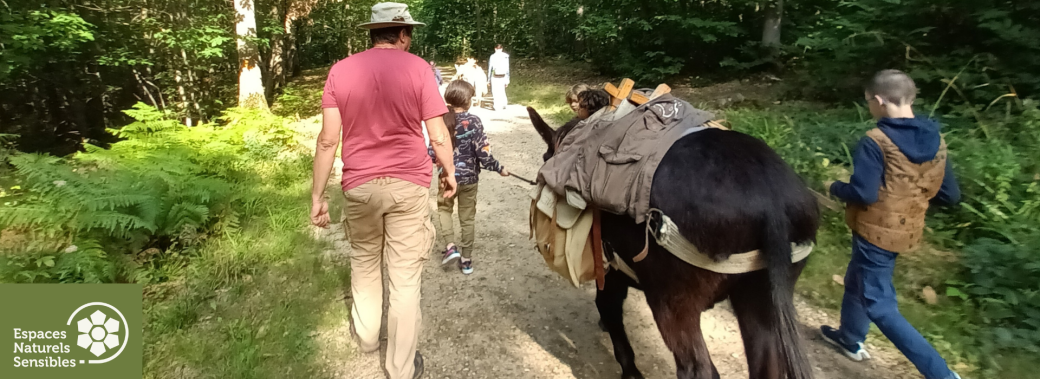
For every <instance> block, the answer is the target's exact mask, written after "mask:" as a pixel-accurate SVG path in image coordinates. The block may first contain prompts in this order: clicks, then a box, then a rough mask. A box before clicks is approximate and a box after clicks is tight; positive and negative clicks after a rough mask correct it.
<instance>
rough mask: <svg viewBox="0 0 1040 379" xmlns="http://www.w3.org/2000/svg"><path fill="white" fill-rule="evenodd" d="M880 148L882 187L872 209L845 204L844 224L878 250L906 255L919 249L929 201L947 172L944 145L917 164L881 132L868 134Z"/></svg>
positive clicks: (875, 130)
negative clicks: (931, 156) (882, 172)
mask: <svg viewBox="0 0 1040 379" xmlns="http://www.w3.org/2000/svg"><path fill="white" fill-rule="evenodd" d="M867 137H870V138H871V139H873V140H874V142H877V144H878V146H880V147H881V154H882V155H883V156H884V159H885V183H884V185H882V186H881V189H879V190H878V200H877V202H876V203H874V204H871V205H863V204H852V203H850V204H848V205H847V206H846V208H845V223H846V224H848V225H849V227H850V228H852V230H853V231H854V232H855V233H856V234H859V235H860V236H861V237H863V238H864V239H866V240H867V241H868V242H870V243H872V244H874V245H875V246H877V247H880V248H882V249H885V250H888V251H891V252H893V253H909V252H912V251H914V250H916V249H917V248H918V247H919V246H920V245H921V234H923V233H924V219H925V212H927V211H928V201H929V200H931V199H932V198H933V197H935V195H936V194H937V193H938V192H939V187H941V186H942V182H943V175H944V174H945V172H946V141H945V140H943V141H941V142H940V145H939V151H938V152H937V153H936V154H935V158H934V159H932V160H931V161H929V162H925V163H921V164H917V163H913V162H910V160H909V159H908V158H907V157H906V155H904V154H903V153H902V152H901V151H899V147H898V146H896V144H895V143H893V142H892V140H891V139H889V138H888V136H887V135H885V133H884V132H882V131H881V129H876V128H875V129H873V130H871V131H868V132H867Z"/></svg>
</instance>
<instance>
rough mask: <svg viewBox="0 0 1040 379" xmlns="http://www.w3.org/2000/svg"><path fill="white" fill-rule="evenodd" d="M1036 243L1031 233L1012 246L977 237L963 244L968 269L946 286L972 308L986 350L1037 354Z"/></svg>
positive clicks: (1039, 239) (1039, 269)
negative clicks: (975, 312)
mask: <svg viewBox="0 0 1040 379" xmlns="http://www.w3.org/2000/svg"><path fill="white" fill-rule="evenodd" d="M1038 244H1040V234H1038V233H1036V232H1033V233H1031V234H1027V235H1023V236H1019V238H1018V243H1016V244H1009V243H1007V242H1006V241H1000V240H995V239H990V238H980V239H978V240H976V241H974V242H973V243H971V244H970V245H968V246H966V247H965V248H964V259H963V264H964V266H965V268H967V269H968V272H969V273H968V275H967V276H966V277H965V279H966V280H965V281H951V282H950V283H949V284H951V287H949V290H952V292H954V295H957V296H958V297H959V298H961V299H963V300H964V301H967V302H970V304H972V305H974V306H975V307H976V308H977V312H978V319H979V320H980V321H981V324H982V325H984V327H985V328H984V334H985V335H984V337H985V338H982V339H980V342H981V343H982V344H983V347H984V348H985V349H986V350H987V352H990V353H999V352H1000V351H1001V350H1021V351H1025V352H1028V353H1031V354H1036V353H1038V352H1040V282H1038V281H1037V280H1036V278H1037V277H1038V276H1040V262H1038V261H1037V259H1036V258H1037V254H1038V251H1037V246H1040V245H1038ZM962 291H963V292H962ZM948 292H949V291H948Z"/></svg>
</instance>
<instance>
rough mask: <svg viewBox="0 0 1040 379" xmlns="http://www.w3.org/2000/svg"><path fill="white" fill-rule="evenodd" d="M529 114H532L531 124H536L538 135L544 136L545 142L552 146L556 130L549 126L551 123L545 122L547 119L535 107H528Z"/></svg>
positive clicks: (535, 128)
mask: <svg viewBox="0 0 1040 379" xmlns="http://www.w3.org/2000/svg"><path fill="white" fill-rule="evenodd" d="M527 114H528V115H530V116H531V124H533V125H534V130H536V131H538V135H540V136H542V140H544V141H545V144H546V145H549V147H550V148H552V147H553V141H554V139H555V133H556V132H555V131H553V128H551V127H549V124H546V123H545V120H542V116H541V115H539V114H538V111H536V110H534V108H531V107H527Z"/></svg>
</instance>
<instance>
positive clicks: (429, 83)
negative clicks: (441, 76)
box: [419, 62, 448, 121]
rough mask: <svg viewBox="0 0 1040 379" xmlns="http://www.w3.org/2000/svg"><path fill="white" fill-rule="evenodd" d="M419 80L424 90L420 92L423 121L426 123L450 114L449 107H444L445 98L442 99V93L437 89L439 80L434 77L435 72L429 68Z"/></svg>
mask: <svg viewBox="0 0 1040 379" xmlns="http://www.w3.org/2000/svg"><path fill="white" fill-rule="evenodd" d="M424 63H425V62H424ZM419 79H420V80H421V81H422V83H421V85H422V90H421V92H420V97H421V99H420V102H421V103H422V104H420V106H421V107H422V112H421V113H422V119H423V120H424V121H425V120H429V119H431V118H434V117H440V116H442V115H444V114H445V113H448V106H447V105H444V98H442V97H441V91H440V89H439V88H438V87H437V79H435V78H434V77H433V71H432V70H430V69H428V68H427V69H426V70H425V73H424V74H423V75H421V76H420V78H419Z"/></svg>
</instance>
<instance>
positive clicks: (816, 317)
mask: <svg viewBox="0 0 1040 379" xmlns="http://www.w3.org/2000/svg"><path fill="white" fill-rule="evenodd" d="M308 76H312V75H308ZM445 76H446V77H450V72H449V73H446V75H445ZM311 79H315V78H311ZM310 81H311V82H317V81H319V80H310ZM722 86H723V87H717V86H716V87H710V88H704V89H695V88H680V89H677V92H680V93H681V94H682V96H683V97H684V98H688V99H690V98H691V97H692V98H697V97H701V98H703V99H706V100H705V101H723V102H724V101H732V100H725V99H734V98H743V100H741V101H747V99H748V98H751V99H761V101H768V90H767V89H764V88H766V87H768V85H767V84H755V83H748V82H743V83H741V82H735V83H727V84H723V85H722ZM514 87H517V90H516V92H518V93H519V95H520V97H521V98H520V99H519V100H520V101H522V100H523V97H529V96H531V95H530V94H529V93H526V92H525V91H529V90H530V89H525V88H524V84H523V83H522V81H521V85H520V86H514ZM514 87H511V89H513V88H514ZM738 94H740V95H739V97H738V96H737V95H738ZM748 94H751V95H748ZM554 96H559V97H561V98H562V93H559V94H555V95H554ZM720 99H722V100H720ZM691 101H695V100H691ZM702 102H703V101H702ZM561 103H562V102H561ZM696 103H697V102H696V101H695V104H696ZM473 113H475V114H477V115H478V116H480V117H481V119H482V120H483V121H484V124H485V127H486V129H487V133H488V136H489V139H490V140H491V143H492V145H493V147H494V155H495V156H496V158H498V159H499V160H500V161H501V162H502V163H503V164H504V165H505V166H506V167H507V168H509V170H510V171H511V172H514V173H516V174H518V175H521V176H524V177H527V178H533V177H534V176H535V174H536V172H537V170H538V168H539V166H540V164H541V159H540V158H541V155H542V153H543V152H544V151H545V146H544V144H543V143H542V141H541V139H540V138H539V137H538V135H537V133H535V131H534V129H533V127H532V126H531V124H530V120H529V118H528V116H527V113H526V111H525V108H524V106H523V105H518V104H511V105H510V106H509V108H508V109H507V110H505V111H498V112H495V111H490V110H486V109H476V110H473ZM300 125H302V126H303V130H302V131H303V132H304V133H303V134H304V136H303V139H304V140H305V141H306V140H308V139H309V140H310V141H313V138H314V137H315V136H316V135H317V132H318V131H319V130H320V128H321V123H320V116H315V117H313V118H309V119H305V120H303V121H302V122H301V123H300ZM334 171H336V172H338V171H339V170H334ZM337 188H338V178H336V177H333V178H332V179H331V180H330V184H329V193H330V194H336V193H337V192H338V191H337ZM434 188H435V187H434ZM530 190H531V187H530V186H529V185H527V184H525V183H523V182H521V181H519V180H515V179H512V178H503V177H499V176H497V175H491V174H488V175H485V176H484V177H483V178H482V181H481V186H480V191H479V194H478V207H477V223H476V224H477V230H476V232H477V240H476V246H475V253H474V262H475V263H474V267H475V272H474V273H473V274H472V275H468V276H467V275H463V274H462V273H461V272H459V270H458V268H456V267H455V266H454V265H446V266H441V265H440V264H439V259H437V258H435V257H434V255H437V253H436V252H431V260H430V261H429V262H428V263H427V264H426V267H425V270H424V273H423V286H422V288H423V291H422V296H423V297H422V312H423V331H422V334H421V337H420V342H419V350H420V351H421V352H422V354H423V356H424V357H425V359H426V360H425V364H426V375H425V377H426V378H582V379H585V378H588V379H593V378H596V379H598V378H617V377H620V369H619V366H618V365H617V363H616V362H615V360H614V357H613V353H612V348H611V343H610V337H609V336H608V335H607V333H605V332H602V331H600V329H599V327H598V326H597V321H598V320H599V316H598V314H597V311H596V307H595V304H594V298H595V288H594V285H592V284H586V285H583V286H582V287H581V288H575V287H573V286H572V285H570V284H569V283H568V282H566V281H565V280H563V279H562V278H560V277H558V276H557V275H555V274H553V273H552V272H551V271H550V270H549V269H548V268H547V267H546V266H545V263H544V261H543V260H542V258H541V256H540V255H539V254H538V253H537V252H536V251H535V250H534V248H533V245H532V242H531V240H530V239H529V238H528V236H529V228H528V222H527V212H528V209H529V207H530V203H529V202H530V199H529V197H528V194H529V192H530ZM435 196H436V190H435V189H434V190H432V191H431V201H430V206H431V209H435V208H434V207H435ZM332 198H333V200H334V201H336V200H339V198H340V196H335V195H334V196H333V197H332ZM341 205H342V204H335V205H334V208H335V207H340V206H341ZM338 214H339V212H338V210H337V211H334V213H333V216H334V219H336V218H337V217H338ZM456 225H457V224H456ZM456 227H457V226H456ZM456 230H457V229H456ZM316 233H317V234H318V235H320V236H321V237H322V238H324V239H327V240H328V241H329V242H331V244H329V246H330V248H329V250H327V251H326V252H325V256H326V257H327V258H329V261H331V262H335V263H336V264H342V265H346V264H347V262H348V261H349V259H348V257H349V255H350V243H349V241H347V239H346V236H345V234H344V230H343V225H342V224H335V225H333V226H332V227H331V228H329V229H327V230H317V231H316ZM343 293H344V295H343V298H342V300H338V299H337V300H335V301H337V302H341V303H342V306H343V307H344V309H346V310H349V303H350V298H349V288H348V287H346V286H344V288H343ZM384 306H385V305H384ZM797 308H798V313H799V316H800V319H801V322H802V324H803V326H804V328H803V335H804V337H805V339H806V340H807V341H808V344H807V345H806V346H807V348H808V350H809V356H810V359H811V361H812V365H813V367H814V371H815V374H816V377H817V378H821V379H826V378H835V379H838V378H841V379H860V378H862V379H866V378H919V377H920V376H919V375H918V374H917V373H916V370H914V369H913V367H912V366H911V365H910V363H909V362H908V361H907V360H906V359H905V358H904V357H903V356H902V355H900V354H899V353H898V352H897V351H895V350H894V349H893V348H892V347H891V345H887V346H886V345H876V344H868V348H869V349H870V350H871V352H872V355H873V356H874V359H872V360H869V361H865V362H862V363H856V362H852V361H850V360H848V359H847V358H845V357H844V356H842V355H841V354H839V353H838V352H837V351H836V350H834V349H833V348H832V347H831V346H830V345H828V344H827V343H826V342H824V341H823V340H822V339H820V338H819V334H818V332H817V327H818V326H819V325H821V324H829V325H837V324H838V320H837V317H836V314H835V312H833V311H832V310H824V309H821V308H817V307H814V306H812V305H810V304H808V303H807V302H806V301H804V300H802V299H798V301H797ZM624 316H625V324H626V326H627V330H628V333H629V336H630V338H631V341H632V344H633V347H634V349H635V352H636V357H637V364H638V366H639V368H640V369H641V370H642V371H643V373H644V374H645V375H646V376H647V378H673V377H675V363H674V360H673V359H672V355H671V353H670V352H669V351H668V349H667V348H666V347H665V345H664V343H663V341H662V340H661V337H660V334H659V333H658V331H657V327H656V324H655V322H654V319H653V316H652V314H651V312H650V309H649V307H648V306H647V305H646V301H645V297H644V296H643V294H642V293H641V292H639V291H637V290H630V296H629V298H628V300H627V301H626V302H625V315H624ZM701 319H702V325H703V330H704V334H705V339H706V341H707V345H708V347H709V349H710V350H711V355H712V359H713V362H714V364H715V365H716V367H717V368H718V371H719V374H720V375H721V377H722V378H745V377H747V365H746V359H745V356H744V352H743V343H742V341H741V338H740V331H739V328H738V325H737V322H736V319H735V318H734V316H733V314H732V312H731V309H730V307H729V305H728V303H726V302H723V303H720V304H718V305H717V306H716V307H715V308H714V309H712V310H710V311H708V312H706V313H704V314H703V315H702V317H701ZM385 336H386V334H385V327H384V331H383V339H384V343H383V346H382V347H383V349H382V350H381V351H380V352H378V353H371V354H362V353H360V352H359V351H358V350H357V346H356V344H355V343H354V341H353V339H352V338H350V334H349V320H348V319H347V318H344V319H342V320H341V322H333V323H332V325H331V326H329V327H327V328H326V329H324V330H319V331H317V337H316V338H317V339H318V340H319V341H320V342H319V346H320V349H321V350H322V352H321V354H319V356H320V357H321V359H323V360H324V361H325V362H324V364H319V366H324V367H325V370H327V371H326V372H325V373H324V374H326V375H328V376H331V377H336V378H351V379H368V378H382V377H383V369H382V367H383V362H382V361H383V357H385V348H386V345H385V338H386V337H385ZM884 343H887V341H884Z"/></svg>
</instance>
